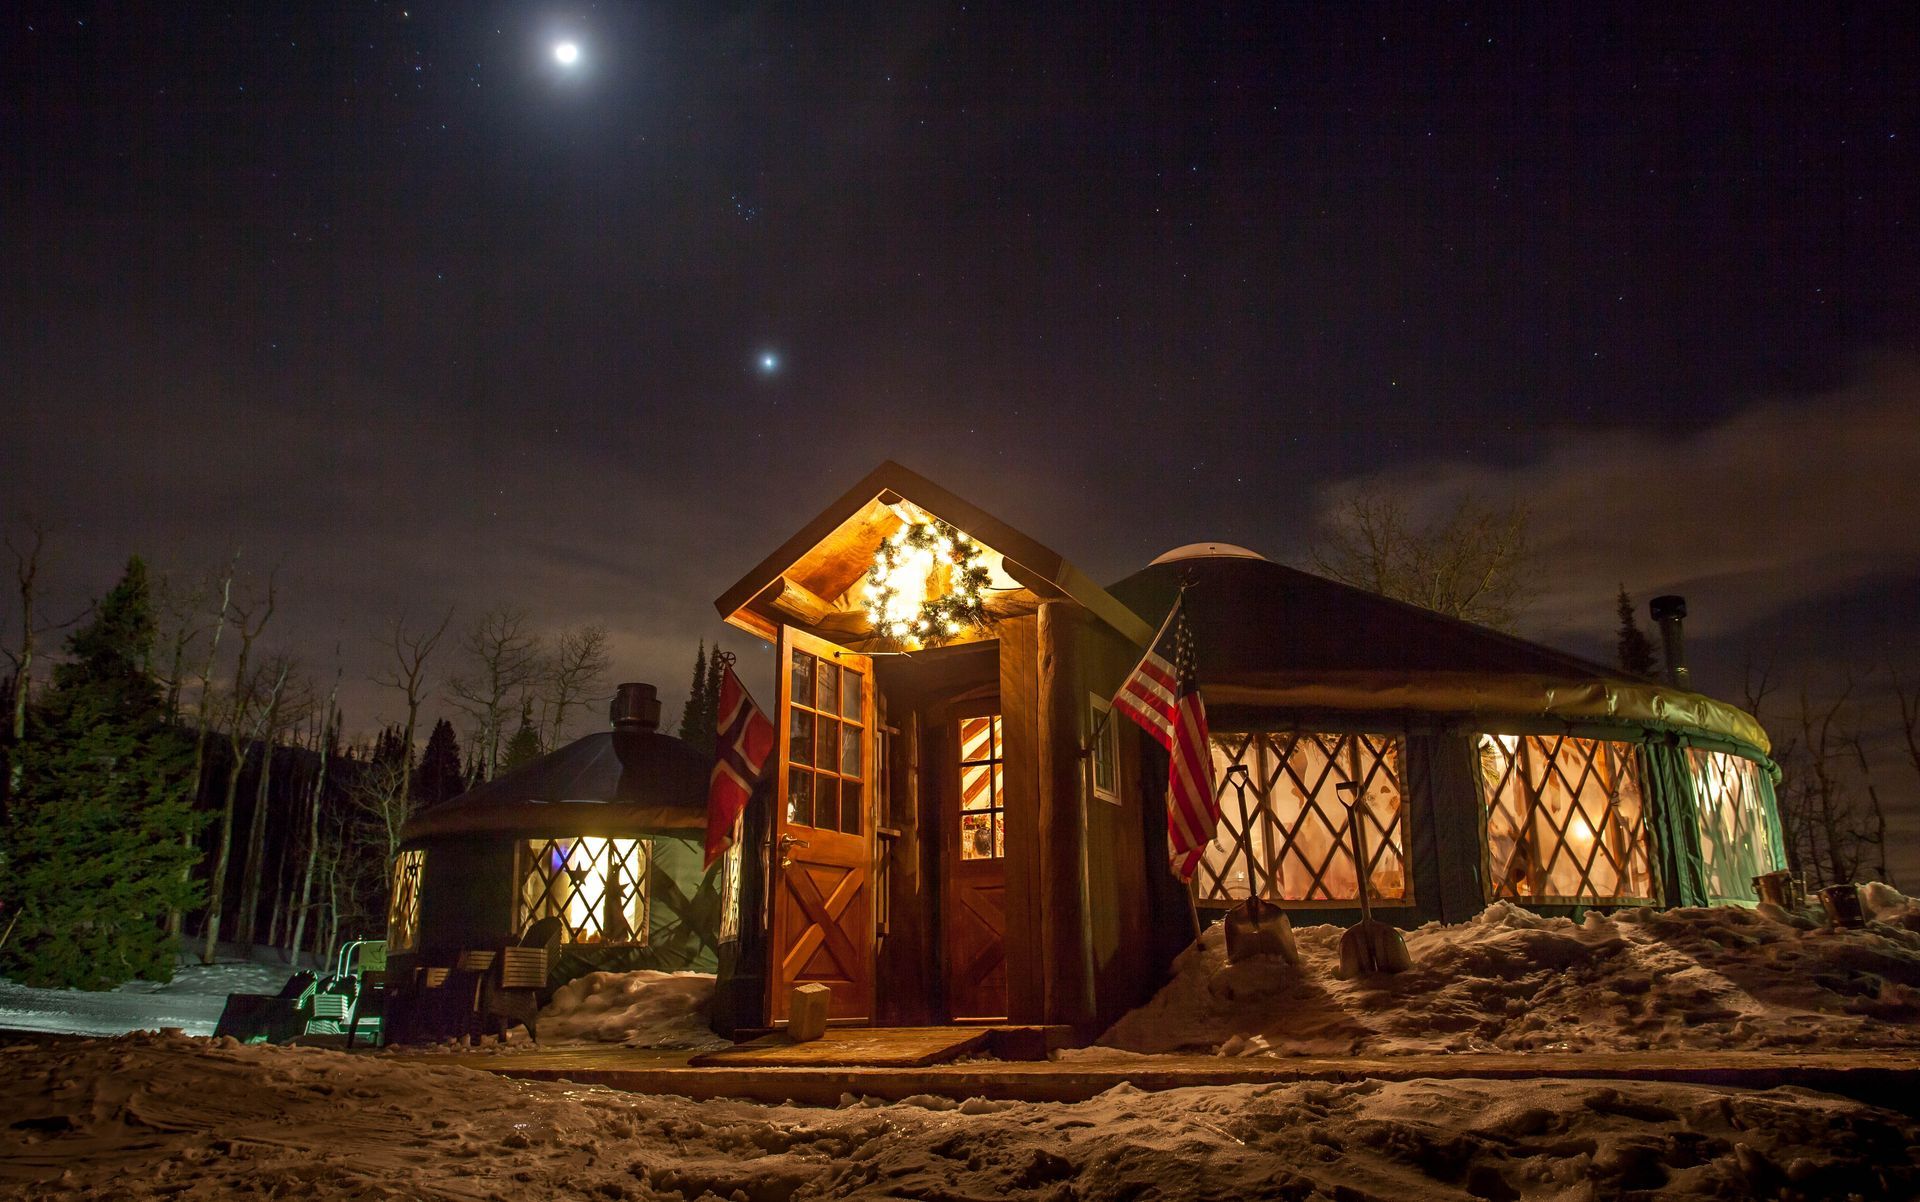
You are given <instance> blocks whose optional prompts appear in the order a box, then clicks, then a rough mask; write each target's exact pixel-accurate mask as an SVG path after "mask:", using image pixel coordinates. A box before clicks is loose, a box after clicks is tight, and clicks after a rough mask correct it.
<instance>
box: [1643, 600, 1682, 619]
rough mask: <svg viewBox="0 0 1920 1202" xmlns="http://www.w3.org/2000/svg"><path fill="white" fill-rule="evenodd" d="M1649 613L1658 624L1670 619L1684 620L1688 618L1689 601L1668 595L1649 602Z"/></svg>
mask: <svg viewBox="0 0 1920 1202" xmlns="http://www.w3.org/2000/svg"><path fill="white" fill-rule="evenodd" d="M1647 612H1648V613H1650V614H1652V615H1653V620H1654V621H1656V622H1664V621H1666V620H1667V619H1668V618H1684V617H1686V616H1687V599H1686V598H1685V597H1682V596H1679V595H1677V594H1674V593H1667V594H1665V595H1664V596H1659V597H1655V598H1654V599H1653V600H1651V601H1649V602H1647Z"/></svg>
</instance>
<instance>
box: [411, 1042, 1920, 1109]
mask: <svg viewBox="0 0 1920 1202" xmlns="http://www.w3.org/2000/svg"><path fill="white" fill-rule="evenodd" d="M692 1059H693V1057H692V1056H691V1055H689V1054H688V1053H685V1052H680V1053H672V1052H648V1051H636V1050H630V1049H625V1048H607V1049H599V1048H592V1049H567V1050H564V1051H560V1050H556V1051H543V1050H539V1049H531V1050H526V1051H516V1052H506V1053H486V1052H475V1053H457V1054H454V1055H452V1056H448V1055H444V1054H437V1055H435V1056H434V1057H433V1060H434V1062H435V1063H439V1064H447V1063H453V1064H460V1065H464V1066H466V1067H469V1068H477V1069H482V1070H485V1071H486V1072H490V1073H499V1074H501V1075H503V1076H509V1077H518V1078H523V1079H526V1080H533V1081H573V1082H578V1083H580V1084H587V1085H604V1086H608V1087H611V1088H614V1089H624V1090H631V1091H634V1092H637V1093H657V1094H675V1095H679V1096H682V1097H690V1098H695V1099H707V1098H747V1099H751V1100H755V1101H763V1102H789V1101H790V1102H796V1103H800V1104H805V1105H832V1104H834V1103H836V1102H838V1101H839V1099H840V1097H841V1095H843V1094H854V1095H866V1096H869V1097H876V1098H886V1099H890V1100H898V1099H901V1098H906V1097H912V1096H914V1095H916V1094H934V1095H937V1096H942V1097H949V1098H956V1099H966V1098H976V1097H977V1098H1001V1099H1010V1100H1015V1101H1024V1102H1080V1101H1085V1100H1086V1099H1088V1098H1091V1097H1094V1096H1095V1095H1097V1094H1100V1093H1104V1092H1105V1091H1107V1090H1109V1089H1112V1088H1113V1087H1114V1086H1116V1085H1121V1084H1130V1085H1132V1086H1133V1087H1135V1088H1137V1089H1144V1090H1164V1089H1184V1088H1188V1087H1192V1086H1205V1085H1240V1084H1284V1083H1290V1082H1298V1081H1357V1080H1365V1079H1368V1078H1373V1079H1380V1080H1409V1079H1413V1078H1418V1077H1446V1078H1477V1079H1483V1080H1522V1079H1533V1078H1548V1077H1558V1078H1575V1079H1584V1080H1619V1081H1674V1082H1682V1083H1688V1084H1696V1085H1715V1086H1726V1087H1735V1088H1747V1089H1768V1088H1772V1087H1774V1086H1779V1085H1797V1086H1802V1087H1804V1088H1808V1089H1816V1090H1821V1091H1823V1092H1827V1093H1837V1094H1843V1095H1846V1096H1848V1097H1853V1098H1858V1099H1860V1100H1862V1101H1866V1102H1871V1103H1873V1104H1875V1105H1881V1106H1889V1107H1893V1108H1896V1109H1902V1110H1908V1111H1913V1110H1915V1109H1916V1108H1920V1055H1916V1054H1914V1053H1910V1052H1887V1051H1877V1052H1847V1053H1838V1052H1835V1053H1819V1054H1781V1053H1771V1052H1594V1053H1576V1054H1566V1053H1554V1054H1524V1053H1488V1054H1473V1055H1429V1056H1389V1057H1378V1058H1374V1059H1357V1058H1342V1059H1312V1058H1304V1057H1221V1056H1128V1057H1121V1058H1116V1059H1112V1060H1106V1059H1095V1060H1083V1059H1067V1060H1055V1061H1045V1060H1040V1061H1000V1060H975V1061H967V1062H963V1063H958V1064H932V1065H923V1066H913V1067H886V1066H875V1065H827V1064H823V1063H816V1064H811V1065H783V1064H768V1063H759V1064H755V1063H752V1062H745V1063H736V1064H733V1065H726V1066H719V1067H714V1066H702V1065H696V1064H693V1063H690V1061H691V1060H692Z"/></svg>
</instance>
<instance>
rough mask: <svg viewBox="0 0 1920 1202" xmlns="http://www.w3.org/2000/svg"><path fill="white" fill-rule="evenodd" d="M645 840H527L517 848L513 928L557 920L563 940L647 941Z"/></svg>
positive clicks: (584, 837) (523, 928) (647, 860)
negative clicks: (516, 915)
mask: <svg viewBox="0 0 1920 1202" xmlns="http://www.w3.org/2000/svg"><path fill="white" fill-rule="evenodd" d="M652 856H653V846H652V844H650V843H648V842H647V841H646V840H645V839H601V838H596V837H594V836H591V835H580V836H576V837H573V838H568V839H529V840H527V841H526V842H525V843H524V844H522V845H521V848H520V899H519V900H520V920H519V927H518V930H519V932H520V933H521V934H525V933H526V930H527V928H528V927H530V926H532V925H533V924H534V923H536V922H538V921H540V920H541V919H542V918H558V919H559V920H560V922H561V924H562V925H563V926H564V927H565V929H566V933H565V934H564V935H563V936H562V941H563V942H566V943H645V942H647V869H648V867H649V865H650V862H651V860H652Z"/></svg>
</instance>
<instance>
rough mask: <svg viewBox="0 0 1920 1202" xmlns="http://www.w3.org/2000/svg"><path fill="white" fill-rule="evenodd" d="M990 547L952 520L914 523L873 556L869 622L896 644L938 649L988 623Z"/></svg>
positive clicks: (868, 604) (899, 532) (868, 584)
mask: <svg viewBox="0 0 1920 1202" xmlns="http://www.w3.org/2000/svg"><path fill="white" fill-rule="evenodd" d="M986 555H987V552H986V548H984V547H982V546H981V545H980V544H979V543H976V542H974V541H973V540H972V539H971V538H968V537H967V536H966V535H965V534H963V533H961V532H960V531H958V530H956V529H954V528H953V527H952V526H950V525H948V524H947V523H946V522H942V521H940V520H938V519H935V520H933V521H931V522H912V523H909V524H907V525H905V526H902V527H901V528H900V529H899V530H897V531H895V532H894V534H893V536H892V537H890V538H888V539H886V540H884V541H883V542H882V543H881V544H880V549H879V550H877V551H875V552H874V553H873V566H872V567H871V568H869V569H868V570H867V618H868V620H869V621H870V622H871V623H872V624H873V629H874V632H875V633H876V634H879V635H882V636H884V637H886V638H889V639H893V640H895V641H896V642H909V641H912V642H917V643H921V644H923V645H926V646H937V645H938V644H940V643H944V642H946V641H947V640H949V639H951V638H954V637H955V636H957V635H959V634H960V633H961V632H963V631H965V630H967V629H968V628H969V627H973V626H978V625H980V624H981V623H982V622H985V621H986V619H987V606H986V600H985V590H986V587H987V580H988V578H989V577H988V573H987V569H986V566H985V562H984V561H985V559H986Z"/></svg>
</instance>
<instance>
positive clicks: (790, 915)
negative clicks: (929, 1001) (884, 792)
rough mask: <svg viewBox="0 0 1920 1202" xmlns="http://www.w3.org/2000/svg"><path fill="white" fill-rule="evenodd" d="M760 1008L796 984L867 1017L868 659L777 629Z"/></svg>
mask: <svg viewBox="0 0 1920 1202" xmlns="http://www.w3.org/2000/svg"><path fill="white" fill-rule="evenodd" d="M779 664H780V703H779V713H778V715H777V717H776V721H777V722H778V724H779V730H780V746H779V760H778V766H779V773H780V775H779V778H778V788H779V792H778V801H777V804H776V807H775V811H774V823H773V847H772V849H771V850H772V877H773V884H772V893H773V924H772V953H773V957H772V959H773V963H772V971H771V972H770V973H769V974H768V981H767V984H768V992H769V997H768V999H767V1001H768V1013H769V1014H770V1015H771V1016H772V1018H773V1020H774V1021H776V1022H780V1021H784V1020H785V1019H786V1017H787V1006H788V1001H789V994H790V993H791V991H792V989H793V987H794V986H796V985H804V984H809V983H818V984H821V985H825V986H827V987H828V988H829V989H831V990H832V991H833V1004H832V1005H831V1007H829V1009H828V1016H829V1017H830V1018H832V1019H835V1020H838V1021H843V1022H866V1021H868V1020H869V1019H870V1018H871V1017H872V1015H873V939H874V929H873V834H874V820H873V819H874V815H873V805H872V800H873V790H872V781H873V771H872V768H873V762H874V757H873V726H874V691H873V662H872V661H871V660H870V659H868V658H867V657H866V656H864V655H858V654H856V653H854V652H851V651H847V650H845V649H843V648H840V647H836V646H834V645H833V644H832V643H829V642H826V641H825V640H823V639H817V638H814V637H813V636H812V635H809V634H806V633H803V632H801V631H798V630H795V629H793V628H792V627H783V628H782V629H781V632H780V642H779Z"/></svg>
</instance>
